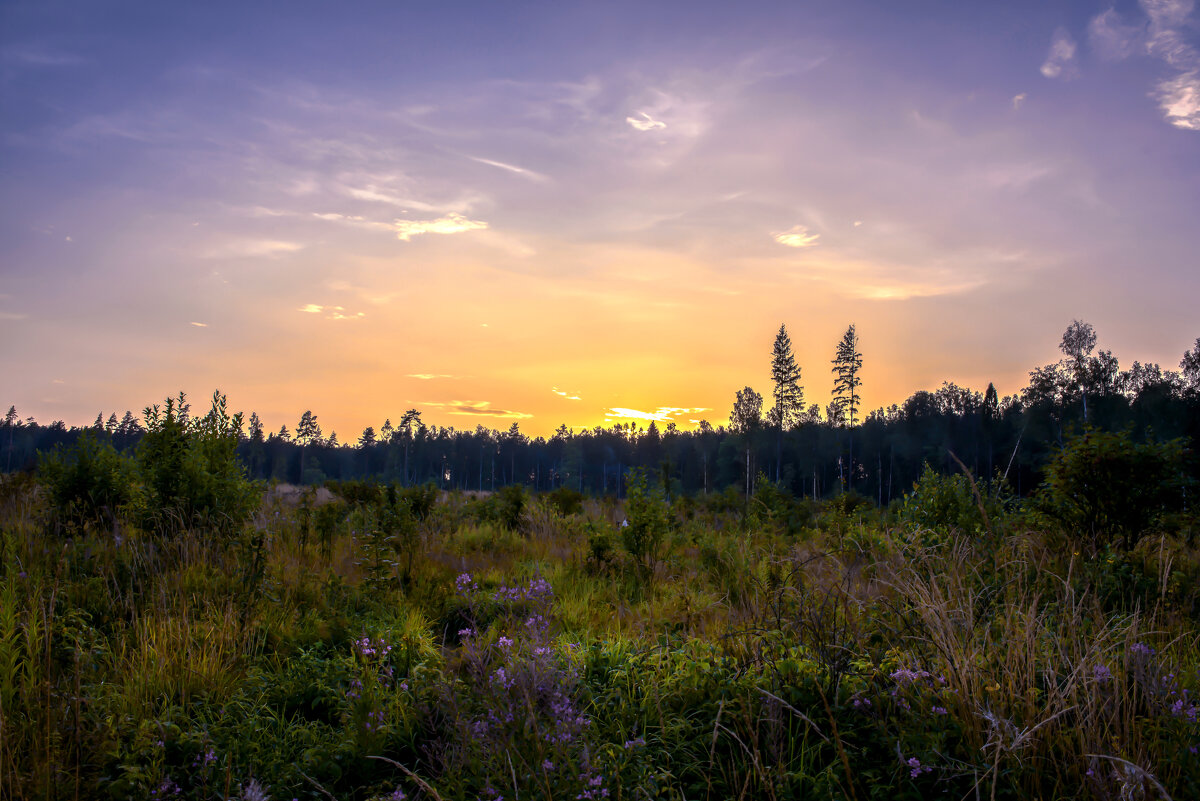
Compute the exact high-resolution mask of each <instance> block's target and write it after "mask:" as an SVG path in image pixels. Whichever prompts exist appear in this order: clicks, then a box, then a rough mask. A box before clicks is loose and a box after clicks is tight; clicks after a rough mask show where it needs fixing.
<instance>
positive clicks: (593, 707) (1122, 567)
mask: <svg viewBox="0 0 1200 801" xmlns="http://www.w3.org/2000/svg"><path fill="white" fill-rule="evenodd" d="M210 418H211V415H210ZM206 419H209V418H206ZM166 428H167V429H169V426H167V427H166ZM162 430H163V426H161V425H160V426H159V433H161V431H162ZM222 430H223V429H222V424H221V423H220V421H219V419H218V421H217V423H216V424H215V425H214V426H213V427H212V428H211V429H210V430H209V431H208V433H207V434H205V433H203V424H202V423H199V422H198V423H195V424H194V426H193V429H192V430H191V432H190V433H187V432H175V434H174V436H176V437H177V440H178V441H179V442H182V443H184V444H188V443H190V446H191V448H192V450H191V451H187V452H188V453H191V454H192V457H193V458H191V461H188V462H187V464H190V465H191V467H190V468H189V469H191V470H192V471H193V472H192V473H191V474H189V475H192V476H193V478H192V480H191V484H190V485H189V486H187V487H178V486H177V487H174V488H173V489H172V490H171V491H172V492H175V493H180V492H187V491H190V490H196V489H197V485H198V484H199V483H201V482H200V480H199V478H197V476H201V477H203V476H207V477H208V478H209V479H210V483H209V484H208V485H205V486H206V488H205V492H206V493H208V494H207V495H203V494H201V495H195V496H194V497H192V498H191V499H190V500H189V501H188V502H187V503H185V502H184V500H185V499H184V498H183V497H182V496H180V495H178V494H176V495H170V496H169V501H170V502H167V499H168V496H167V495H155V489H154V488H155V486H156V476H155V474H154V472H153V469H152V466H153V463H154V459H156V458H157V459H159V460H160V461H161V459H162V453H163V452H165V451H163V450H162V449H161V448H159V456H157V457H155V456H153V454H154V452H155V448H156V446H157V445H161V444H162V443H163V441H165V440H163V439H162V438H160V439H152V440H151V442H150V444H149V445H146V446H144V447H143V449H142V450H141V451H140V459H141V461H140V464H141V466H142V468H143V472H141V473H140V474H139V475H138V477H136V478H131V477H129V476H127V475H125V476H124V477H123V478H122V472H121V471H123V470H126V469H128V468H129V465H126V464H122V463H120V462H118V461H114V458H115V456H114V455H113V454H107V455H106V452H105V451H104V449H103V448H99V449H97V448H95V447H94V444H93V445H88V444H87V443H88V442H89V441H88V440H85V442H84V444H82V445H78V446H76V448H75V450H74V451H73V452H72V453H70V454H67V455H65V456H64V455H61V454H60V455H58V456H56V457H55V458H52V459H50V460H48V463H47V464H46V465H44V466H43V467H42V469H40V470H39V471H38V473H37V474H29V473H16V474H11V475H8V476H6V477H4V479H3V484H2V485H0V487H2V489H0V537H2V539H0V716H2V717H0V726H2V728H0V735H2V736H0V797H3V798H11V799H89V798H120V799H128V798H134V799H164V798H180V799H197V800H200V799H203V800H204V801H208V800H209V799H234V798H237V799H265V798H271V799H322V798H326V799H328V798H333V799H401V798H410V799H445V800H446V801H449V800H450V799H486V800H487V801H499V799H522V798H527V799H535V798H545V799H599V798H609V799H640V798H671V799H734V798H768V799H777V798H778V799H783V798H839V799H842V798H844V799H871V798H890V799H905V798H913V799H916V798H928V797H945V798H955V799H964V798H988V799H997V798H1047V799H1050V798H1098V799H1107V798H1175V799H1183V798H1195V797H1200V755H1198V754H1197V749H1198V748H1200V721H1198V720H1197V714H1198V711H1200V707H1198V706H1197V703H1196V700H1195V699H1196V693H1197V692H1198V691H1200V673H1198V668H1200V650H1198V643H1197V636H1196V635H1197V628H1196V620H1197V612H1198V611H1200V606H1198V602H1200V594H1198V584H1197V577H1198V576H1200V554H1198V553H1197V550H1196V548H1195V542H1194V533H1195V522H1194V515H1193V516H1189V513H1188V512H1187V510H1186V508H1184V509H1183V511H1177V512H1175V513H1173V514H1171V515H1165V514H1158V513H1157V512H1155V513H1154V514H1151V515H1150V516H1143V517H1141V518H1136V519H1134V520H1133V522H1129V523H1128V526H1133V527H1135V528H1136V535H1135V536H1126V537H1120V536H1117V532H1118V529H1117V528H1114V526H1118V524H1119V523H1120V520H1119V519H1118V515H1117V514H1116V513H1115V512H1114V511H1112V510H1111V509H1109V510H1108V511H1106V512H1104V513H1103V514H1102V515H1101V516H1100V518H1098V520H1099V522H1097V521H1096V520H1093V521H1092V523H1090V524H1089V526H1090V528H1089V531H1090V532H1091V534H1092V536H1081V532H1080V531H1079V530H1078V529H1072V528H1071V525H1070V524H1068V523H1064V522H1063V521H1064V520H1070V519H1074V518H1069V517H1064V516H1063V515H1058V514H1055V511H1056V510H1055V507H1054V504H1055V503H1063V504H1065V503H1067V500H1066V499H1067V498H1068V495H1061V496H1055V495H1054V494H1053V493H1054V492H1055V491H1056V489H1055V488H1056V487H1057V488H1058V489H1060V490H1062V491H1063V492H1077V490H1075V489H1070V486H1069V484H1070V481H1071V480H1072V479H1073V478H1078V476H1075V475H1074V474H1073V473H1072V470H1077V469H1078V467H1077V466H1073V465H1074V463H1073V462H1071V461H1070V459H1069V458H1067V456H1069V455H1070V454H1075V455H1076V456H1078V455H1080V454H1082V455H1083V456H1087V457H1088V458H1091V457H1090V456H1088V454H1091V453H1092V451H1089V450H1088V448H1089V447H1091V448H1095V447H1096V446H1097V445H1099V446H1100V447H1103V448H1108V450H1109V451H1112V450H1114V449H1118V445H1120V443H1119V442H1117V441H1115V440H1113V441H1108V440H1102V441H1100V442H1097V441H1096V439H1095V437H1092V440H1091V442H1090V444H1089V440H1088V437H1087V436H1085V437H1082V438H1080V439H1079V440H1078V441H1076V442H1074V443H1071V444H1069V445H1068V447H1067V448H1066V449H1065V451H1064V454H1065V455H1064V457H1063V458H1062V459H1060V460H1058V461H1057V462H1055V463H1054V464H1053V465H1051V467H1050V468H1049V470H1048V472H1049V479H1048V480H1047V482H1046V486H1047V489H1046V490H1045V491H1044V492H1043V493H1042V494H1041V495H1039V496H1037V497H1034V498H1031V499H1025V500H1020V499H1017V498H1015V497H1013V496H1012V495H1011V493H1010V492H1008V490H1006V488H1005V487H1004V485H1003V484H1002V483H1000V482H998V481H983V480H980V481H976V479H975V478H974V477H973V476H971V475H970V474H969V473H968V472H965V471H964V472H960V473H959V474H957V475H941V474H937V473H935V472H933V471H931V470H930V471H927V472H926V473H925V474H924V475H923V476H922V478H921V479H920V481H918V482H917V483H916V484H915V485H914V486H913V488H912V489H911V491H910V492H909V493H907V494H906V496H905V497H904V498H903V499H902V500H898V501H896V502H894V503H893V504H891V505H890V506H888V507H885V508H879V507H877V506H876V505H875V504H874V503H873V502H870V501H868V500H866V499H864V498H862V497H861V496H858V495H857V494H855V493H853V492H846V493H842V494H839V495H836V496H833V497H831V498H829V499H826V500H818V501H813V500H811V499H803V498H796V497H794V496H792V495H791V494H789V493H787V492H786V491H783V490H781V489H780V488H779V487H778V486H777V485H775V484H773V483H772V482H770V481H769V480H767V478H766V477H765V476H762V477H760V479H759V482H758V485H757V489H756V490H755V492H754V494H753V495H752V496H751V497H749V498H746V497H743V496H741V495H739V494H737V493H736V492H735V491H733V490H729V491H726V492H723V493H719V494H710V495H708V496H703V495H700V496H676V497H674V498H672V499H671V500H670V501H668V500H667V494H666V492H664V491H663V488H661V487H659V486H657V485H656V483H655V481H654V479H653V478H647V477H645V476H642V477H641V478H640V479H639V478H635V479H634V480H633V481H632V482H631V484H630V487H629V491H628V493H627V495H626V497H624V498H620V499H617V498H613V497H607V498H585V497H583V496H582V495H580V494H578V493H576V492H573V491H571V490H569V489H565V488H560V489H558V490H555V491H553V492H548V493H542V494H531V493H530V492H529V491H528V490H526V489H523V488H521V487H520V486H510V487H506V488H504V489H502V490H500V491H497V492H495V493H464V492H457V491H456V492H442V491H438V490H437V489H436V488H434V487H432V486H426V487H399V486H397V485H395V484H380V483H371V482H342V483H337V482H331V483H330V484H329V485H328V487H327V488H323V489H321V490H320V491H318V490H317V489H316V488H311V487H309V488H294V487H286V486H275V487H268V486H266V485H263V484H261V483H252V482H249V481H245V480H244V479H238V477H237V475H236V471H234V475H233V476H232V477H230V476H225V480H223V481H216V479H214V478H213V477H214V476H217V477H220V476H221V471H220V469H218V468H219V465H220V462H221V459H222V458H223V457H221V455H220V453H219V452H218V451H219V449H217V450H214V446H213V443H214V442H216V443H219V442H220V441H221V437H222V436H223V435H222V433H221V431H222ZM168 433H170V431H169V430H168ZM1118 439H1119V438H1118ZM205 443H207V444H205ZM1146 447H1149V446H1146ZM89 448H91V452H90V455H89ZM168 450H169V449H168ZM185 450H186V449H185ZM230 453H231V452H228V453H226V454H225V457H226V458H229V457H230ZM147 454H150V455H147ZM197 454H207V455H208V459H209V461H208V462H203V460H201V462H199V463H197V462H196V459H197V458H199V457H198V456H197ZM1109 455H1110V456H1111V454H1109ZM1143 455H1144V454H1143ZM168 461H169V460H168ZM197 464H199V466H197ZM147 465H150V467H147ZM206 465H207V466H206ZM197 470H199V471H200V472H195V471H197ZM106 476H107V478H105V477H106ZM159 478H161V476H160V477H159ZM84 479H86V482H84V483H82V484H81V483H80V482H81V481H84ZM106 481H107V482H108V484H107V485H106V484H105V482H106ZM121 481H127V482H130V483H129V484H128V486H124V487H123V486H122V485H121ZM89 482H90V483H89ZM159 483H161V482H159ZM106 486H107V489H105V487H106ZM160 489H161V491H162V492H164V493H165V492H167V490H166V489H162V488H160ZM666 489H668V490H669V487H667V488H666ZM1130 491H1131V490H1130ZM106 492H107V493H108V495H106V494H105V493H106ZM111 497H119V498H121V499H122V505H120V506H116V505H115V503H113V504H110V503H109V502H107V501H105V499H106V498H111ZM1071 497H1074V496H1071ZM206 503H207V504H208V506H207V507H205V508H206V510H207V511H202V507H204V505H205V504H206ZM1153 503H1157V504H1158V505H1157V506H1154V507H1153V508H1152V509H1151V511H1152V512H1153V511H1155V510H1158V509H1162V508H1165V507H1164V506H1163V504H1161V503H1158V501H1154V502H1153ZM222 510H225V511H222ZM229 510H238V511H237V512H236V513H235V512H233V511H229ZM1127 522H1128V521H1127ZM1073 525H1078V523H1074V524H1073ZM1128 526H1127V531H1126V533H1128V531H1133V530H1134V528H1128Z"/></svg>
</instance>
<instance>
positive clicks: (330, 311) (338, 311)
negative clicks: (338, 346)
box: [296, 303, 367, 320]
mask: <svg viewBox="0 0 1200 801" xmlns="http://www.w3.org/2000/svg"><path fill="white" fill-rule="evenodd" d="M296 311H301V312H304V313H305V314H321V315H324V317H325V319H326V320H361V319H362V318H363V317H366V316H367V315H366V314H365V313H363V312H358V313H357V314H347V313H346V309H345V307H343V306H321V305H318V304H316V303H306V304H305V305H303V306H301V307H300V308H299V309H297V310H296Z"/></svg>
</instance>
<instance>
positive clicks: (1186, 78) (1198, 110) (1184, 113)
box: [1156, 71, 1200, 131]
mask: <svg viewBox="0 0 1200 801" xmlns="http://www.w3.org/2000/svg"><path fill="white" fill-rule="evenodd" d="M1156 97H1157V98H1158V102H1159V106H1160V107H1161V108H1162V110H1163V115H1164V116H1165V117H1166V119H1167V122H1169V123H1171V124H1172V125H1174V126H1175V127H1176V128H1183V129H1184V130H1187V131H1200V73H1197V72H1195V71H1193V72H1186V73H1182V74H1180V75H1177V76H1175V77H1174V78H1170V79H1168V80H1165V81H1162V82H1160V83H1159V84H1158V89H1157V92H1156Z"/></svg>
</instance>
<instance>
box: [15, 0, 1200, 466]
mask: <svg viewBox="0 0 1200 801" xmlns="http://www.w3.org/2000/svg"><path fill="white" fill-rule="evenodd" d="M1198 231H1200V11H1197V9H1195V8H1194V6H1193V3H1192V2H1191V0H1141V1H1140V2H1118V3H1116V4H1115V5H1113V4H1111V3H1107V2H1072V3H1067V2H1041V1H1040V0H1039V1H1037V2H1005V3H963V2H961V0H956V1H954V2H920V1H918V2H908V3H895V2H860V1H859V0H838V1H837V2H795V1H792V2H778V3H776V2H748V3H739V4H735V3H729V2H720V3H709V2H700V1H698V0H692V1H691V2H687V3H665V2H661V3H655V2H647V1H646V0H639V2H623V1H622V0H616V1H613V0H607V1H606V2H595V3H564V2H561V0H558V1H557V2H545V3H542V2H537V3H534V2H519V1H517V0H514V2H503V3H496V2H487V3H474V2H459V3H455V4H445V3H407V2H386V3H351V2H347V3H326V2H322V3H316V2H304V1H303V0H300V1H298V2H289V3H286V4H285V3H246V2H236V3H226V2H219V1H216V0H214V1H213V2H206V3H163V2H112V1H111V0H87V1H86V2H85V1H83V0H78V1H77V2H58V1H57V0H36V1H35V2H27V1H24V0H4V1H3V2H2V3H0V404H3V405H4V406H5V408H7V407H8V406H9V405H15V406H16V408H17V410H18V413H19V414H20V415H21V416H22V417H27V416H34V417H36V418H37V419H38V420H39V421H40V422H49V421H50V420H56V419H62V420H64V421H66V422H67V423H68V424H72V425H86V424H89V423H91V421H92V420H94V419H95V415H96V414H97V412H101V411H102V412H103V413H104V415H105V417H107V416H108V414H109V413H112V412H116V413H117V416H118V417H120V416H121V415H122V414H123V412H124V411H125V410H126V409H132V410H134V412H135V414H136V413H137V412H138V411H139V410H140V409H142V408H143V407H145V406H147V405H149V404H151V403H154V402H161V400H162V399H164V398H165V397H167V396H168V395H175V394H176V393H178V392H179V391H185V392H187V393H188V395H189V397H190V398H191V399H192V400H193V404H194V406H193V408H197V407H200V408H203V407H204V406H205V405H206V399H207V397H208V396H210V395H211V393H212V391H213V390H214V389H219V390H220V391H221V392H223V393H225V394H226V395H227V396H228V398H229V404H230V406H231V408H233V409H241V410H244V411H245V412H246V414H247V416H248V415H249V413H250V412H251V411H255V412H257V413H258V414H259V416H260V417H261V418H262V420H263V421H264V424H265V425H266V426H267V427H268V429H269V430H277V429H278V428H279V426H281V425H287V426H289V427H290V428H294V427H295V425H296V423H297V421H298V420H299V418H300V415H301V414H302V413H303V412H304V411H305V410H311V411H313V412H314V413H315V414H316V415H317V417H318V422H319V423H320V424H321V425H322V427H323V429H324V432H325V434H326V435H328V434H329V433H330V432H331V431H336V432H337V433H338V435H339V438H340V439H341V440H342V441H343V442H345V441H353V440H354V439H356V438H357V437H358V435H359V434H360V433H361V431H362V430H363V428H364V427H365V426H368V425H370V426H374V427H375V428H376V429H378V428H379V427H380V426H381V425H382V424H383V422H384V420H385V419H388V418H390V419H391V421H392V423H393V424H394V423H396V422H397V421H398V419H399V417H400V416H401V415H402V414H403V412H404V411H405V410H406V409H410V408H415V409H418V410H419V411H420V412H421V414H422V419H423V420H424V421H425V422H426V423H434V424H437V425H439V426H447V425H449V426H454V427H455V428H458V429H473V428H474V427H475V426H476V425H484V426H485V427H488V428H496V429H507V428H508V427H509V426H510V425H511V424H512V423H513V422H516V423H518V425H519V426H520V430H521V431H523V432H525V433H527V434H535V435H536V434H543V435H545V434H550V433H551V432H553V431H554V429H555V428H557V427H558V426H559V425H560V424H566V425H567V426H568V427H571V428H574V429H576V430H578V429H580V428H585V427H586V428H591V427H593V426H596V425H604V426H606V427H607V426H609V425H611V424H612V423H615V422H629V421H631V420H632V421H638V422H639V423H640V424H641V425H645V424H646V422H647V420H648V419H651V418H656V419H658V420H659V426H660V427H661V426H663V425H665V424H666V423H667V422H668V421H674V422H676V424H677V425H678V426H679V427H681V428H691V427H693V426H694V425H695V423H696V421H699V420H701V419H707V420H709V421H710V422H712V423H713V424H714V425H718V424H721V423H725V422H727V421H728V416H729V411H730V408H731V407H732V405H733V400H734V395H735V393H736V391H737V390H738V389H740V388H742V387H744V386H747V385H748V386H752V387H754V388H755V389H756V390H757V391H759V392H760V393H762V394H763V395H764V396H767V397H769V393H770V390H771V382H770V357H771V348H772V343H773V341H774V338H775V335H776V332H777V331H778V330H779V327H780V325H786V326H787V330H788V332H789V334H790V336H791V339H792V343H793V348H794V351H795V354H796V360H797V362H798V364H799V365H800V368H801V382H800V383H801V384H802V385H803V386H804V391H805V398H806V401H807V402H808V403H819V404H821V405H822V406H824V404H825V403H827V402H828V400H829V397H830V392H831V389H832V375H831V372H830V369H831V365H830V361H831V359H832V358H833V355H834V350H835V348H836V345H837V343H838V341H839V340H840V339H841V338H842V335H843V334H844V332H845V331H846V329H847V327H848V326H849V325H851V324H853V325H854V326H855V329H856V332H857V334H858V336H859V344H860V350H861V352H862V354H863V368H862V373H861V375H862V378H863V387H862V392H863V396H864V403H865V406H866V408H868V409H871V408H877V407H881V406H887V405H890V404H892V403H901V402H903V400H904V399H905V398H907V397H908V396H910V395H911V394H912V393H913V392H915V391H917V390H921V389H936V388H937V387H938V386H940V385H941V383H942V382H943V381H947V380H948V381H953V382H956V383H958V384H960V385H963V386H969V387H972V388H975V389H979V390H982V389H983V388H984V387H986V386H987V384H988V382H994V383H995V385H996V387H997V389H998V390H999V391H1000V394H1001V395H1005V394H1011V393H1015V392H1018V391H1019V390H1020V389H1021V388H1022V387H1024V386H1025V384H1026V383H1027V379H1028V372H1029V370H1031V369H1033V368H1034V367H1037V366H1039V365H1042V364H1047V363H1050V362H1053V361H1056V360H1057V359H1058V358H1059V357H1060V356H1061V354H1060V353H1059V351H1058V348H1057V346H1058V343H1059V340H1060V338H1061V336H1062V333H1063V331H1064V330H1065V329H1066V327H1067V326H1068V325H1069V324H1070V322H1071V321H1072V320H1074V319H1080V320H1085V321H1087V322H1089V323H1091V324H1092V325H1094V326H1095V328H1096V331H1097V333H1098V336H1099V342H1098V345H1099V347H1100V348H1103V349H1108V350H1112V351H1113V352H1114V354H1115V355H1116V356H1117V357H1118V358H1119V359H1120V361H1121V364H1122V366H1123V367H1128V366H1129V365H1130V364H1131V363H1132V362H1133V361H1134V360H1139V361H1141V362H1143V363H1146V362H1155V363H1160V364H1161V365H1162V366H1163V367H1164V368H1176V367H1177V365H1178V362H1179V359H1180V358H1181V356H1182V354H1183V353H1184V351H1186V350H1187V349H1188V348H1190V347H1191V345H1192V343H1193V342H1194V341H1195V339H1196V337H1198V336H1200V313H1198V311H1197V308H1198V307H1200V304H1198V302H1197V298H1200V259H1198V257H1197V252H1198V249H1197V244H1198V239H1200V234H1198V233H1197V232H1198Z"/></svg>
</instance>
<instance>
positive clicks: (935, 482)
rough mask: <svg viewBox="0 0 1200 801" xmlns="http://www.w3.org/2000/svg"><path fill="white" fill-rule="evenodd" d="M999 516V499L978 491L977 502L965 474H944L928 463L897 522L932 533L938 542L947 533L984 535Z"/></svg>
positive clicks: (1001, 515) (1000, 517) (1002, 501)
mask: <svg viewBox="0 0 1200 801" xmlns="http://www.w3.org/2000/svg"><path fill="white" fill-rule="evenodd" d="M981 501H982V503H983V509H982V510H980V508H979V507H980V502H981ZM985 513H986V516H985ZM1003 516H1004V499H1003V496H1000V495H998V494H997V495H992V494H989V495H986V496H985V495H983V494H982V491H981V492H980V497H979V498H978V499H977V498H976V497H975V490H973V489H972V488H971V480H970V479H969V478H968V477H967V476H966V475H964V474H962V473H958V474H955V475H944V474H942V473H939V472H937V471H936V470H934V469H933V468H932V467H930V466H929V465H928V464H926V465H925V472H923V473H922V474H921V477H920V478H919V479H918V480H917V481H916V482H915V483H914V484H913V488H912V492H910V493H908V494H907V495H906V496H905V497H904V500H903V502H902V503H901V504H900V508H899V511H898V517H899V519H900V522H901V523H902V524H904V525H905V526H906V527H907V528H910V529H923V530H926V531H927V532H931V533H935V534H937V535H940V539H941V540H945V539H946V538H947V536H948V535H951V534H967V535H973V536H979V535H983V534H986V533H988V531H989V528H991V527H993V526H995V525H996V524H997V523H998V522H999V521H1001V520H1002V519H1003Z"/></svg>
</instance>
